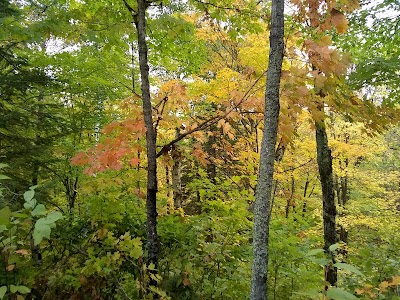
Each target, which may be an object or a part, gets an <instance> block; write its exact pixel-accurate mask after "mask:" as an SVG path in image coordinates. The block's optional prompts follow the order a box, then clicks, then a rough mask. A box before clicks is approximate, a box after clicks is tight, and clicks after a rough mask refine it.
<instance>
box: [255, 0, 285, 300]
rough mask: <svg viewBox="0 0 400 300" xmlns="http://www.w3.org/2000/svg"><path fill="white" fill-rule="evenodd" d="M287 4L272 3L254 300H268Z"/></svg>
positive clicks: (256, 238) (257, 199) (257, 221)
mask: <svg viewBox="0 0 400 300" xmlns="http://www.w3.org/2000/svg"><path fill="white" fill-rule="evenodd" d="M283 36H284V0H273V1H272V8H271V29H270V52H269V65H268V71H267V84H266V93H265V115H264V132H263V138H262V144H261V154H260V168H259V171H258V182H257V188H256V197H255V198H256V201H255V206H254V233H253V265H252V277H251V289H250V299H251V300H265V299H266V298H267V274H268V242H269V219H270V201H271V192H272V183H273V174H274V162H275V145H276V136H277V131H278V117H279V109H280V105H279V90H280V80H281V72H282V60H283V51H284V41H283Z"/></svg>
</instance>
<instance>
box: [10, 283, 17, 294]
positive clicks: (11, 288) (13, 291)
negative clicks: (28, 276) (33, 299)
mask: <svg viewBox="0 0 400 300" xmlns="http://www.w3.org/2000/svg"><path fill="white" fill-rule="evenodd" d="M17 291H18V287H17V286H16V285H13V284H11V285H10V292H11V294H15V293H16V292H17Z"/></svg>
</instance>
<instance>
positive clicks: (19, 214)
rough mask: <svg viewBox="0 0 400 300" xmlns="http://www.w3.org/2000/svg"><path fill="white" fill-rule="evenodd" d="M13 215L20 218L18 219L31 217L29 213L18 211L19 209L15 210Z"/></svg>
mask: <svg viewBox="0 0 400 300" xmlns="http://www.w3.org/2000/svg"><path fill="white" fill-rule="evenodd" d="M11 216H12V217H14V218H18V219H26V218H28V217H29V215H27V214H25V213H21V212H18V211H13V212H12V213H11Z"/></svg>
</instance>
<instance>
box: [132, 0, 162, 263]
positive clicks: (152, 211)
mask: <svg viewBox="0 0 400 300" xmlns="http://www.w3.org/2000/svg"><path fill="white" fill-rule="evenodd" d="M137 2H138V9H137V15H136V20H135V25H136V29H137V34H138V48H139V66H140V78H141V89H142V101H143V117H144V123H145V125H146V147H147V199H146V212H147V247H148V253H149V257H148V263H153V264H154V265H155V266H156V267H157V265H158V249H159V244H158V235H157V207H156V203H157V161H156V159H157V157H156V137H155V132H154V127H153V114H152V107H151V99H150V83H149V63H148V58H147V42H146V8H147V2H146V1H145V0H137Z"/></svg>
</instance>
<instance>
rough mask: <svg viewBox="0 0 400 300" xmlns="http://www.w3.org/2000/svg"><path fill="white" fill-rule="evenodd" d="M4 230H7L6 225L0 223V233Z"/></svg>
mask: <svg viewBox="0 0 400 300" xmlns="http://www.w3.org/2000/svg"><path fill="white" fill-rule="evenodd" d="M4 230H7V226H6V225H0V233H2V232H3V231H4Z"/></svg>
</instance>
